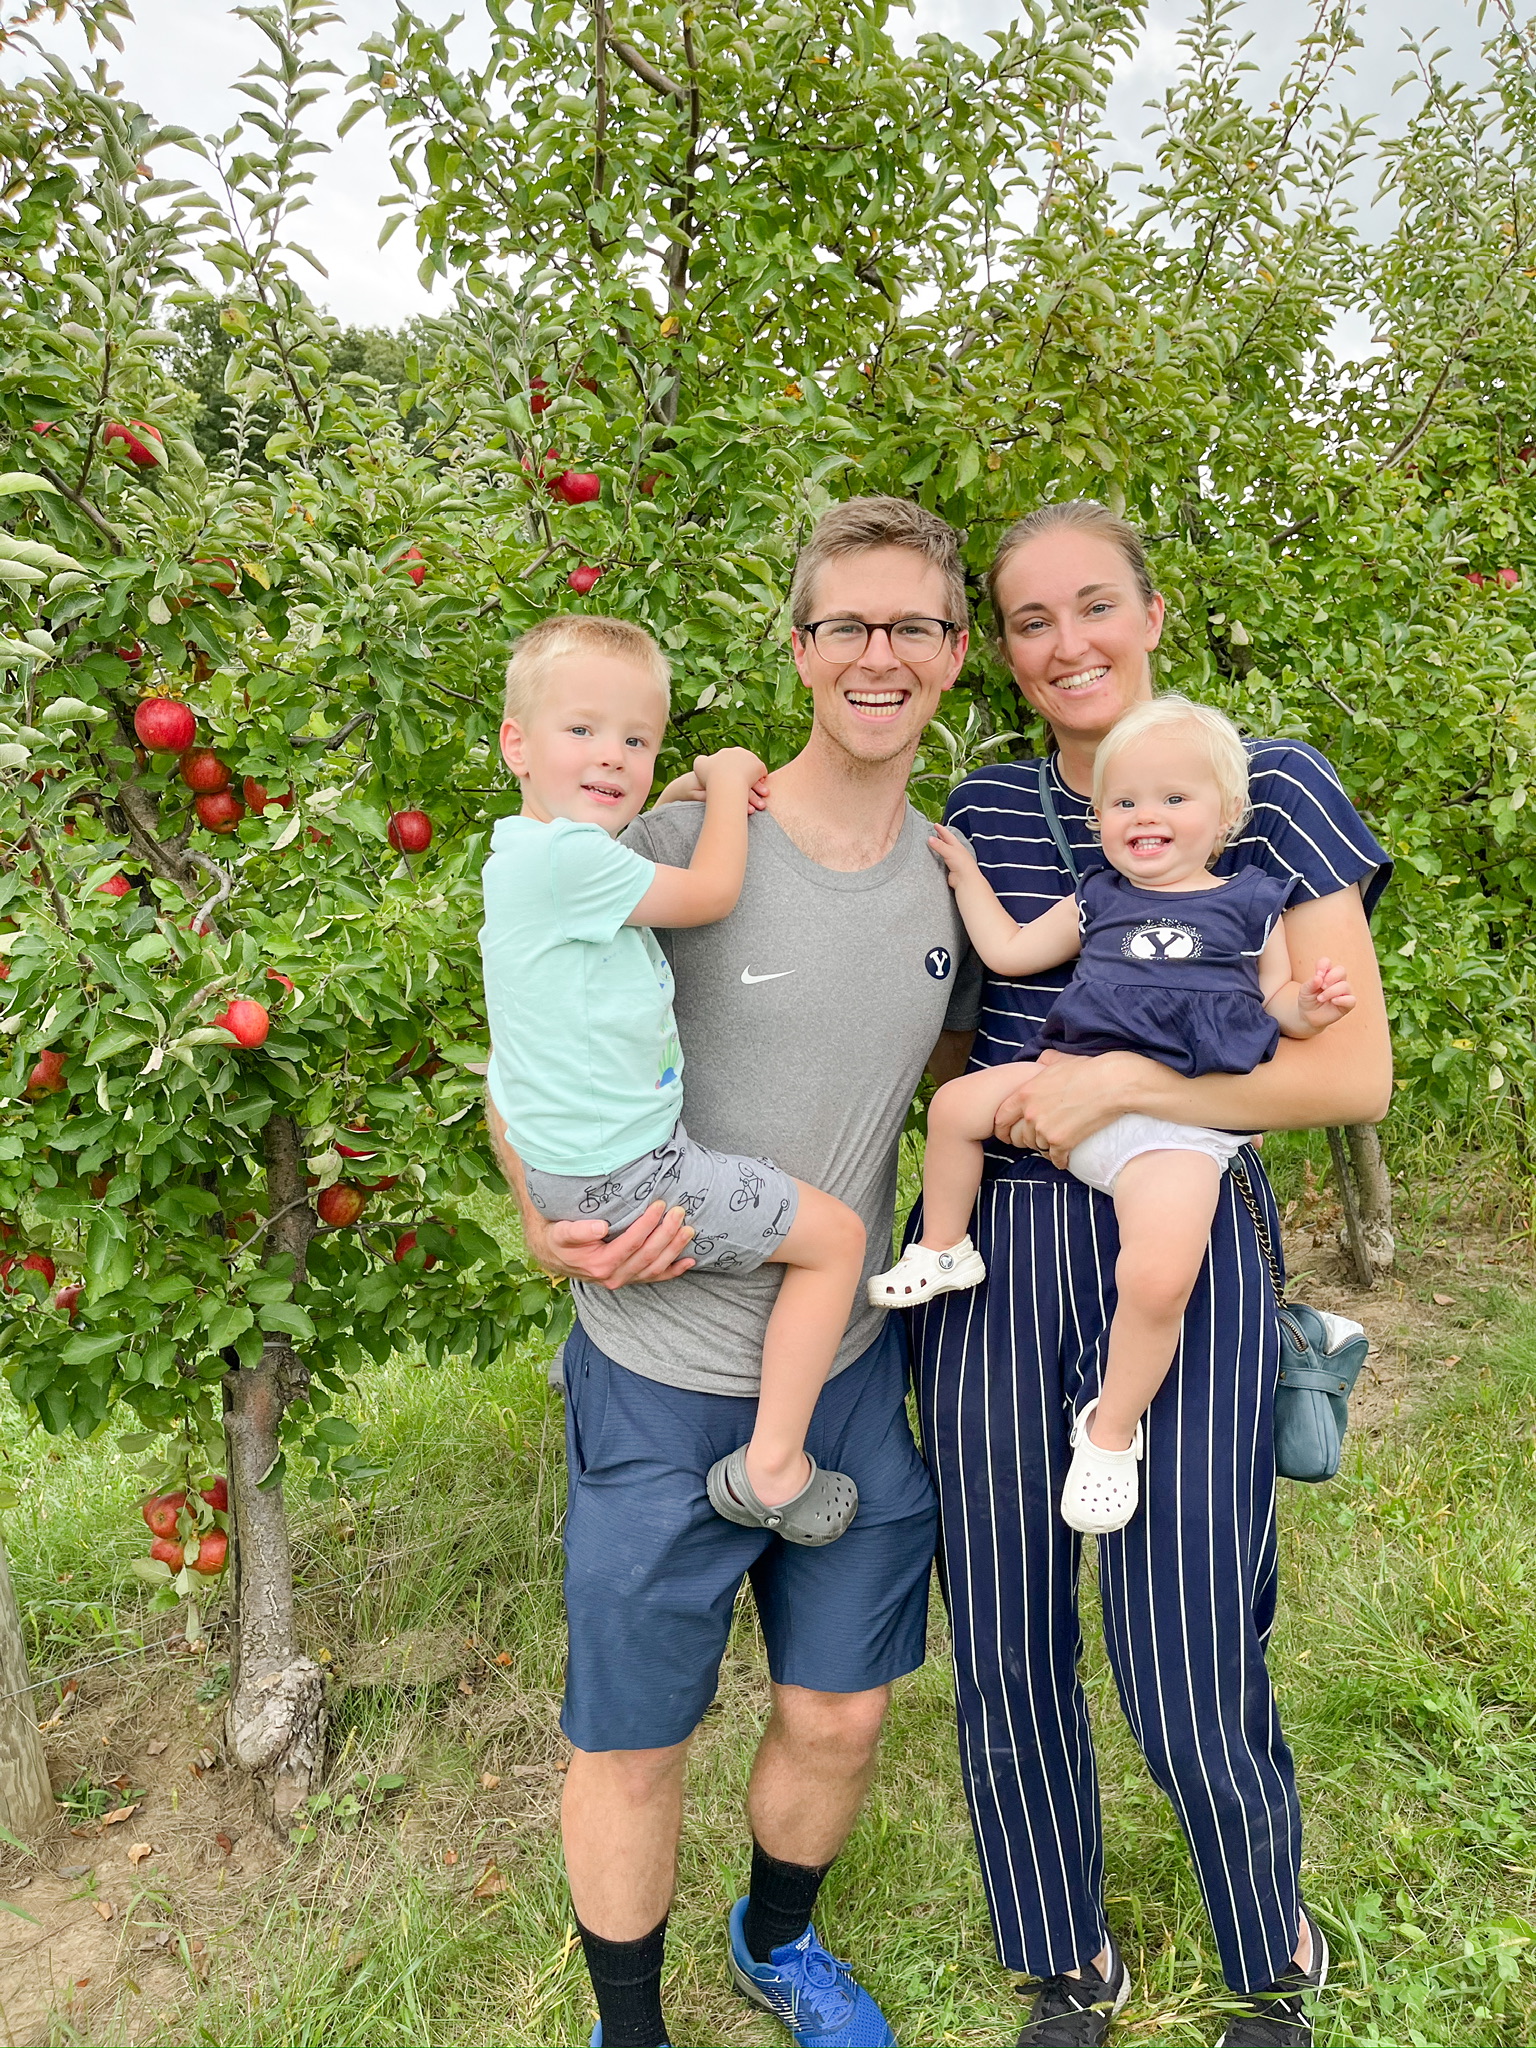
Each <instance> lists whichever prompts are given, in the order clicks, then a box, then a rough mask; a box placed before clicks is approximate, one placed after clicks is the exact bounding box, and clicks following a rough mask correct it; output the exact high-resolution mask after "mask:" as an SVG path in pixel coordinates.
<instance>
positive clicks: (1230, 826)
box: [1093, 690, 1250, 852]
mask: <svg viewBox="0 0 1536 2048" xmlns="http://www.w3.org/2000/svg"><path fill="white" fill-rule="evenodd" d="M1169 732H1186V733H1188V734H1189V735H1190V736H1191V738H1192V739H1193V740H1194V741H1195V743H1196V745H1198V746H1199V747H1200V749H1201V751H1202V752H1203V753H1204V755H1205V758H1206V760H1207V762H1208V763H1209V764H1210V770H1211V775H1212V777H1213V778H1214V780H1215V783H1216V788H1217V791H1218V793H1219V794H1220V797H1221V815H1222V835H1221V838H1220V839H1219V840H1218V841H1217V843H1216V844H1217V851H1218V852H1219V851H1220V850H1221V848H1222V847H1224V846H1225V845H1226V844H1227V842H1228V841H1229V840H1230V839H1231V837H1232V835H1233V833H1235V832H1237V831H1239V830H1240V829H1241V828H1242V826H1243V825H1245V824H1246V823H1247V820H1248V815H1249V810H1250V805H1249V801H1248V749H1247V748H1246V747H1245V746H1244V745H1243V736H1242V734H1241V733H1240V732H1239V731H1238V729H1237V727H1236V726H1235V725H1234V724H1233V723H1232V721H1231V719H1230V718H1228V717H1227V715H1226V713H1225V712H1224V711H1217V710H1216V709H1215V708H1214V706H1212V705H1210V704H1197V703H1195V701H1194V699H1193V698H1191V697H1181V696H1179V695H1178V694H1177V692H1175V691H1172V690H1170V691H1168V692H1167V693H1166V694H1165V695H1163V696H1161V697H1154V698H1153V699H1152V700H1151V702H1150V703H1147V704H1138V705H1137V706H1136V708H1135V709H1134V710H1133V711H1127V712H1126V714H1125V716H1124V717H1123V718H1121V719H1119V720H1117V722H1116V723H1115V724H1114V725H1112V726H1111V727H1110V729H1109V731H1108V732H1107V733H1106V734H1105V735H1104V737H1103V739H1101V740H1100V741H1099V748H1098V752H1097V753H1096V754H1095V755H1094V757H1093V807H1094V809H1095V810H1096V811H1097V810H1100V809H1101V808H1102V807H1103V803H1104V785H1105V782H1106V781H1107V780H1108V777H1109V772H1110V770H1111V769H1112V768H1113V767H1114V765H1115V763H1116V762H1117V761H1118V760H1119V758H1120V756H1121V755H1122V754H1123V753H1124V752H1125V751H1126V749H1127V748H1128V747H1134V746H1135V745H1136V744H1137V743H1138V742H1139V741H1141V740H1144V739H1147V738H1149V737H1151V736H1152V735H1153V734H1161V733H1169Z"/></svg>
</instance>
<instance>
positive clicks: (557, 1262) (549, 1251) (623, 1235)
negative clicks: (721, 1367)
mask: <svg viewBox="0 0 1536 2048" xmlns="http://www.w3.org/2000/svg"><path fill="white" fill-rule="evenodd" d="M692 1238H693V1231H692V1229H691V1228H690V1227H689V1224H688V1220H687V1218H686V1216H685V1215H684V1214H683V1211H682V1210H681V1209H669V1208H667V1206H666V1204H665V1203H664V1202H652V1204H651V1206H650V1207H649V1208H648V1209H647V1210H646V1212H645V1214H644V1215H643V1216H637V1217H636V1218H635V1220H634V1222H633V1223H631V1224H630V1225H629V1227H628V1228H627V1229H625V1230H621V1231H620V1232H619V1234H618V1236H617V1237H610V1236H609V1235H608V1225H607V1224H606V1223H601V1222H599V1221H598V1220H597V1219H596V1218H593V1219H592V1220H591V1221H590V1222H575V1223H547V1222H545V1220H544V1219H543V1217H541V1216H538V1215H536V1214H532V1213H527V1214H525V1215H524V1218H523V1241H524V1243H525V1244H526V1245H527V1247H528V1256H529V1258H531V1259H532V1260H533V1263H534V1264H535V1265H536V1266H538V1267H541V1268H542V1270H543V1271H544V1272H546V1273H549V1274H552V1275H553V1276H554V1277H555V1278H556V1279H557V1280H590V1281H591V1282H592V1284H593V1286H595V1287H607V1288H609V1289H610V1290H612V1289H615V1288H619V1287H633V1286H635V1285H637V1284H643V1283H645V1282H649V1281H653V1280H675V1279H676V1278H677V1276H678V1274H679V1273H686V1272H687V1271H688V1269H689V1267H690V1266H692V1265H693V1263H694V1261H693V1260H692V1259H690V1258H688V1257H687V1256H686V1253H687V1250H688V1246H689V1244H690V1242H691V1241H692Z"/></svg>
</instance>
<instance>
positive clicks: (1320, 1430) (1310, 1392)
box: [1037, 758, 1370, 1484]
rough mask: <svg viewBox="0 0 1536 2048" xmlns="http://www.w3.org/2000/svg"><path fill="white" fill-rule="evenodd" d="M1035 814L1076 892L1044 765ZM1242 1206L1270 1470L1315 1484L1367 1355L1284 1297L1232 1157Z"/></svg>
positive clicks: (1316, 1312)
mask: <svg viewBox="0 0 1536 2048" xmlns="http://www.w3.org/2000/svg"><path fill="white" fill-rule="evenodd" d="M1037 776H1038V780H1039V786H1040V809H1041V812H1042V814H1043V816H1044V818H1045V823H1046V829H1047V830H1048V831H1049V832H1050V835H1051V837H1052V839H1053V840H1054V841H1055V842H1056V850H1057V852H1058V853H1059V854H1060V855H1061V858H1062V861H1063V863H1064V864H1065V866H1066V870H1067V873H1068V874H1069V875H1070V876H1071V877H1072V882H1073V886H1074V887H1076V885H1077V882H1078V881H1079V879H1080V877H1079V874H1078V867H1077V856H1076V854H1075V853H1074V852H1073V850H1072V843H1071V841H1070V840H1069V839H1068V838H1067V835H1066V832H1065V831H1064V830H1063V828H1062V823H1061V818H1060V816H1059V815H1058V813H1057V810H1056V800H1055V798H1054V796H1053V795H1052V794H1051V776H1050V763H1049V761H1047V760H1045V759H1043V758H1042V759H1041V760H1040V761H1039V762H1038V763H1037ZM1227 1170H1228V1172H1229V1173H1230V1174H1231V1176H1232V1180H1233V1183H1234V1184H1235V1186H1236V1188H1237V1191H1238V1193H1239V1194H1240V1195H1241V1196H1242V1199H1243V1206H1244V1207H1245V1208H1246V1209H1247V1211H1248V1214H1249V1215H1250V1216H1251V1217H1252V1219H1253V1228H1254V1234H1255V1236H1256V1237H1257V1238H1258V1240H1259V1250H1260V1251H1261V1252H1262V1253H1263V1255H1264V1263H1265V1265H1266V1266H1267V1267H1268V1268H1269V1277H1270V1282H1271V1284H1272V1285H1273V1287H1274V1290H1275V1307H1276V1310H1277V1312H1278V1315H1279V1321H1280V1377H1279V1380H1278V1381H1277V1383H1276V1387H1275V1470H1276V1471H1277V1472H1278V1473H1279V1474H1280V1476H1281V1478H1282V1479H1301V1480H1305V1481H1307V1482H1309V1483H1314V1484H1315V1483H1316V1482H1318V1481H1320V1480H1323V1479H1332V1477H1333V1476H1334V1474H1335V1473H1336V1472H1337V1471H1338V1469H1339V1461H1340V1459H1341V1457H1342V1456H1343V1451H1344V1432H1345V1431H1346V1430H1347V1429H1348V1427H1349V1397H1350V1394H1351V1393H1352V1392H1353V1391H1354V1385H1355V1381H1356V1380H1357V1379H1358V1378H1359V1377H1360V1368H1361V1366H1362V1365H1364V1363H1365V1360H1366V1355H1367V1353H1368V1352H1369V1350H1370V1340H1369V1338H1368V1337H1367V1336H1366V1334H1365V1331H1364V1330H1363V1329H1362V1328H1361V1326H1360V1325H1359V1323H1356V1322H1352V1321H1351V1320H1350V1318H1349V1317H1348V1316H1340V1315H1334V1314H1333V1313H1332V1312H1331V1311H1330V1310H1328V1309H1318V1308H1308V1307H1307V1306H1306V1305H1305V1303H1303V1302H1299V1301H1287V1300H1286V1298H1285V1278H1284V1275H1283V1274H1282V1273H1281V1271H1280V1261H1279V1259H1278V1258H1276V1256H1275V1246H1274V1240H1273V1239H1272V1238H1271V1236H1270V1232H1269V1219H1268V1218H1267V1217H1266V1216H1265V1214H1264V1211H1263V1208H1262V1207H1261V1206H1260V1203H1259V1198H1258V1194H1257V1191H1256V1190H1255V1188H1254V1185H1253V1181H1252V1179H1251V1177H1250V1175H1249V1172H1248V1167H1247V1164H1246V1162H1245V1161H1244V1160H1243V1159H1242V1158H1241V1157H1238V1158H1236V1159H1234V1160H1233V1161H1232V1163H1231V1165H1230V1167H1229V1168H1228V1169H1227Z"/></svg>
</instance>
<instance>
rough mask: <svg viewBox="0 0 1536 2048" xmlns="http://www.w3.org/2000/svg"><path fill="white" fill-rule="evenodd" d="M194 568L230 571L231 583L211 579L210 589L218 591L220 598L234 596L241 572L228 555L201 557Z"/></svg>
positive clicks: (194, 564)
mask: <svg viewBox="0 0 1536 2048" xmlns="http://www.w3.org/2000/svg"><path fill="white" fill-rule="evenodd" d="M192 566H193V567H194V568H196V569H213V568H220V569H227V570H228V571H229V581H227V582H226V581H224V580H223V579H222V578H221V579H220V580H219V581H218V582H214V581H213V580H212V578H210V579H209V583H208V588H209V589H210V590H216V591H217V592H218V593H219V595H220V597H233V596H234V593H235V584H236V583H237V582H238V581H239V577H240V571H239V570H238V569H237V568H236V567H235V565H234V563H233V562H232V561H231V560H230V559H229V557H228V555H199V556H198V558H197V560H196V562H194V563H193V565H192Z"/></svg>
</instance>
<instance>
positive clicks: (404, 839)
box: [389, 811, 432, 853]
mask: <svg viewBox="0 0 1536 2048" xmlns="http://www.w3.org/2000/svg"><path fill="white" fill-rule="evenodd" d="M389 843H390V845H391V846H392V847H393V848H394V849H395V851H396V853H425V852H426V850H427V848H428V847H429V846H430V845H431V844H432V820H431V819H430V818H429V817H428V816H427V814H426V812H425V811H396V812H395V814H394V816H393V817H392V818H391V819H390V821H389Z"/></svg>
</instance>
